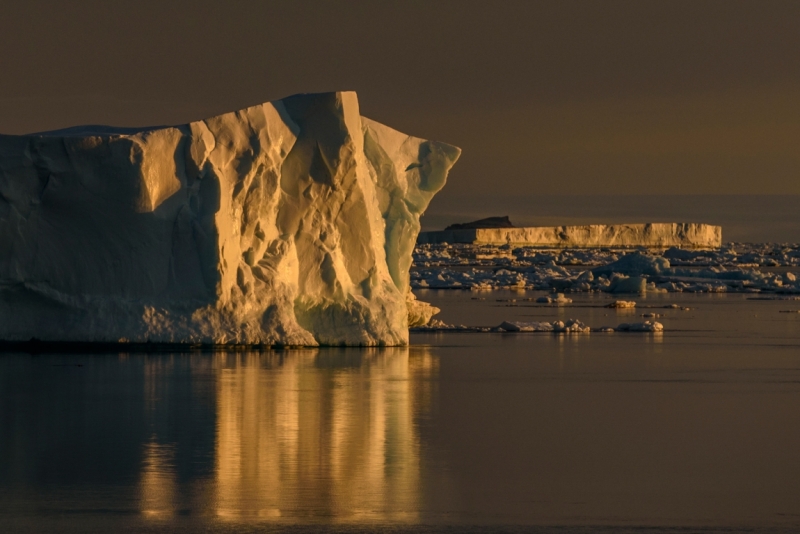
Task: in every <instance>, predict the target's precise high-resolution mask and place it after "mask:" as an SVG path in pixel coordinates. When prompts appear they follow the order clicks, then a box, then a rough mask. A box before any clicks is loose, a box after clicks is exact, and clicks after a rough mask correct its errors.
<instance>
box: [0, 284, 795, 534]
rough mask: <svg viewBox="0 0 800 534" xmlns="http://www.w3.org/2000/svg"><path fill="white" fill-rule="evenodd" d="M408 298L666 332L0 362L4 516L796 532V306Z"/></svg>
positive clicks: (742, 298)
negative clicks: (560, 304) (644, 323)
mask: <svg viewBox="0 0 800 534" xmlns="http://www.w3.org/2000/svg"><path fill="white" fill-rule="evenodd" d="M418 294H419V295H420V297H421V298H423V299H425V300H428V301H430V302H433V303H435V304H437V305H439V306H440V307H442V308H443V312H442V314H441V316H440V317H441V318H442V319H443V320H445V321H446V322H451V323H463V324H469V325H487V326H490V325H496V324H499V322H501V321H502V320H506V319H509V320H523V321H525V320H527V321H539V320H549V321H552V320H555V319H557V318H569V317H574V318H578V319H581V320H583V321H584V322H586V323H587V324H589V325H591V326H595V327H596V326H604V325H614V326H615V325H617V324H619V323H621V322H633V321H641V320H643V319H642V318H641V317H639V315H640V314H642V313H647V312H650V313H660V314H663V315H664V316H663V317H660V318H658V319H657V320H659V321H661V322H662V323H663V324H664V325H665V328H666V331H665V332H664V333H663V334H662V335H654V334H622V333H615V334H600V333H592V334H589V335H572V336H565V335H553V334H548V333H544V334H541V333H539V334H534V333H529V334H445V333H439V334H414V335H412V342H413V346H412V347H410V348H395V349H385V350H375V349H371V350H358V349H320V350H291V351H288V350H287V351H275V352H265V353H227V354H199V353H198V354H105V355H98V354H92V355H29V354H1V355H0V531H2V532H118V531H180V532H198V531H199V532H202V531H228V532H253V531H261V530H267V531H307V532H313V531H319V530H324V531H345V532H350V531H355V532H359V531H365V532H366V531H374V530H377V529H385V530H391V531H396V532H398V531H406V530H420V529H422V530H426V531H447V532H460V531H464V530H471V531H481V532H484V531H485V532H490V531H496V530H506V531H528V530H532V531H535V532H538V531H541V532H550V531H557V532H568V531H579V532H592V531H598V530H601V531H607V532H617V531H620V530H623V531H631V532H651V531H656V532H660V531H672V530H674V531H676V532H687V531H688V532H691V531H695V530H702V531H716V530H718V529H728V530H726V531H730V530H733V531H738V530H748V531H758V532H761V531H796V530H797V529H800V314H796V313H781V312H782V311H789V310H800V301H791V300H787V301H764V300H748V299H747V298H748V295H740V294H737V295H733V294H732V295H682V294H678V295H676V294H669V295H656V296H650V295H648V297H647V298H638V299H636V300H637V302H638V303H639V306H640V307H639V308H637V310H636V311H634V312H631V311H618V312H617V311H614V310H609V309H605V308H602V307H599V306H602V305H603V304H605V303H607V302H608V301H609V297H607V296H593V295H576V296H575V297H574V298H575V303H574V306H573V307H568V308H548V307H541V306H534V305H532V304H531V303H530V302H527V301H523V300H522V299H524V298H530V297H535V296H540V295H541V293H536V292H528V293H510V292H497V291H496V292H489V293H470V292H460V291H449V292H448V291H439V292H436V291H427V292H419V293H418ZM480 298H483V299H485V300H475V299H480ZM510 299H517V301H516V302H510ZM672 303H676V304H680V305H683V306H688V307H691V308H692V309H691V310H688V311H681V310H673V309H664V308H662V307H663V306H664V305H667V304H672ZM643 306H652V308H644V307H643ZM498 527H502V528H498ZM684 527H689V528H688V529H687V528H684Z"/></svg>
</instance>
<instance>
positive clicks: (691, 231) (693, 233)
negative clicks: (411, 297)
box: [417, 221, 722, 248]
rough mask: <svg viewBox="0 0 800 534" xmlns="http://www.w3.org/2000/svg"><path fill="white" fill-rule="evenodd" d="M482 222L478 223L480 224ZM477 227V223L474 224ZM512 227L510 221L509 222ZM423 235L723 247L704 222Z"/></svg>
mask: <svg viewBox="0 0 800 534" xmlns="http://www.w3.org/2000/svg"><path fill="white" fill-rule="evenodd" d="M480 222H481V221H476V223H480ZM471 224H475V223H471ZM509 224H510V222H509ZM455 226H456V228H453V227H449V228H447V229H445V230H440V231H430V232H422V233H421V234H420V235H419V239H418V240H417V243H418V244H420V245H424V244H440V243H449V244H453V243H462V244H472V245H506V244H508V245H514V246H537V247H552V248H581V247H587V248H594V247H653V248H667V247H688V248H719V247H720V245H721V244H722V228H721V227H720V226H714V225H710V224H700V223H648V224H589V225H581V226H542V227H538V226H531V227H527V228H513V227H491V228H488V227H473V226H469V224H468V225H455Z"/></svg>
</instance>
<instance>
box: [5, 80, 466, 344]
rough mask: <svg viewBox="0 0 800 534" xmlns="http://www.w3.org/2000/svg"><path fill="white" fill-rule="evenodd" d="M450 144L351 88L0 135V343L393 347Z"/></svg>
mask: <svg viewBox="0 0 800 534" xmlns="http://www.w3.org/2000/svg"><path fill="white" fill-rule="evenodd" d="M460 152H461V151H460V149H458V148H456V147H454V146H451V145H447V144H444V143H438V142H433V141H426V140H423V139H418V138H415V137H411V136H408V135H405V134H402V133H400V132H397V131H395V130H393V129H391V128H389V127H387V126H384V125H382V124H379V123H377V122H375V121H372V120H370V119H367V118H365V117H362V116H361V115H360V114H359V109H358V100H357V98H356V94H355V93H353V92H337V93H322V94H303V95H296V96H292V97H289V98H285V99H283V100H279V101H275V102H268V103H265V104H261V105H257V106H253V107H250V108H247V109H243V110H241V111H236V112H232V113H226V114H224V115H220V116H217V117H213V118H211V119H206V120H200V121H196V122H192V123H189V124H183V125H179V126H169V127H155V128H141V129H138V128H133V129H132V128H111V127H105V126H86V127H75V128H69V129H66V130H59V131H53V132H45V133H38V134H31V135H19V136H16V135H0V340H2V341H5V342H15V341H28V340H30V339H32V338H35V339H37V340H40V341H43V342H73V341H77V342H105V343H108V342H131V343H143V342H153V343H180V344H195V343H197V344H248V345H249V344H253V345H320V344H322V345H403V344H407V343H408V328H409V317H411V323H412V325H413V324H415V323H419V322H427V319H429V318H430V314H431V313H433V311H434V310H435V309H434V308H432V307H430V306H428V305H426V304H424V303H420V302H417V301H415V300H414V299H413V295H411V293H410V290H409V268H410V265H411V261H412V257H411V254H412V251H413V248H414V244H415V241H416V239H417V235H418V233H419V229H420V225H419V217H420V215H421V214H422V213H423V212H424V211H425V209H426V208H427V206H428V204H429V202H430V200H431V198H432V197H433V195H434V194H435V193H437V192H438V191H439V190H440V189H441V188H442V187H443V186H444V183H445V180H446V178H447V173H448V171H449V170H450V168H451V167H452V166H453V164H454V163H455V162H456V160H457V159H458V157H459V155H460Z"/></svg>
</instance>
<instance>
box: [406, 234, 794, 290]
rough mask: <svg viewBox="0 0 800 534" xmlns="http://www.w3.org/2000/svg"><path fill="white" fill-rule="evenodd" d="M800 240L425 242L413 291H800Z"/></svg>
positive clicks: (413, 277)
mask: <svg viewBox="0 0 800 534" xmlns="http://www.w3.org/2000/svg"><path fill="white" fill-rule="evenodd" d="M792 270H798V271H800V245H774V244H756V245H754V244H736V243H732V244H727V245H725V246H723V247H721V248H718V249H711V250H686V249H680V248H675V247H671V248H668V249H666V250H660V251H659V250H653V249H642V250H633V251H631V250H627V249H617V250H614V249H605V248H604V249H563V250H552V249H541V248H534V247H518V248H514V247H510V246H506V245H502V246H487V245H483V246H475V245H447V244H442V245H427V244H423V245H418V246H417V248H416V250H415V251H414V268H413V269H412V271H411V287H412V288H414V289H422V288H435V289H469V290H473V291H479V290H492V289H513V288H521V289H526V288H527V289H540V290H553V291H556V292H562V293H570V292H591V291H603V292H608V293H645V292H694V293H714V292H725V291H743V292H747V293H762V292H764V293H798V294H800V280H798V277H797V275H796V274H795V273H794V272H792Z"/></svg>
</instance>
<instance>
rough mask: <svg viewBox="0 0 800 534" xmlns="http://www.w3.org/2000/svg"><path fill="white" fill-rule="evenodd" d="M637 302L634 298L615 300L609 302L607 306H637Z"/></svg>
mask: <svg viewBox="0 0 800 534" xmlns="http://www.w3.org/2000/svg"><path fill="white" fill-rule="evenodd" d="M635 307H636V303H635V302H634V301H632V300H615V301H614V302H612V303H610V304H607V305H606V308H635Z"/></svg>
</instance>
